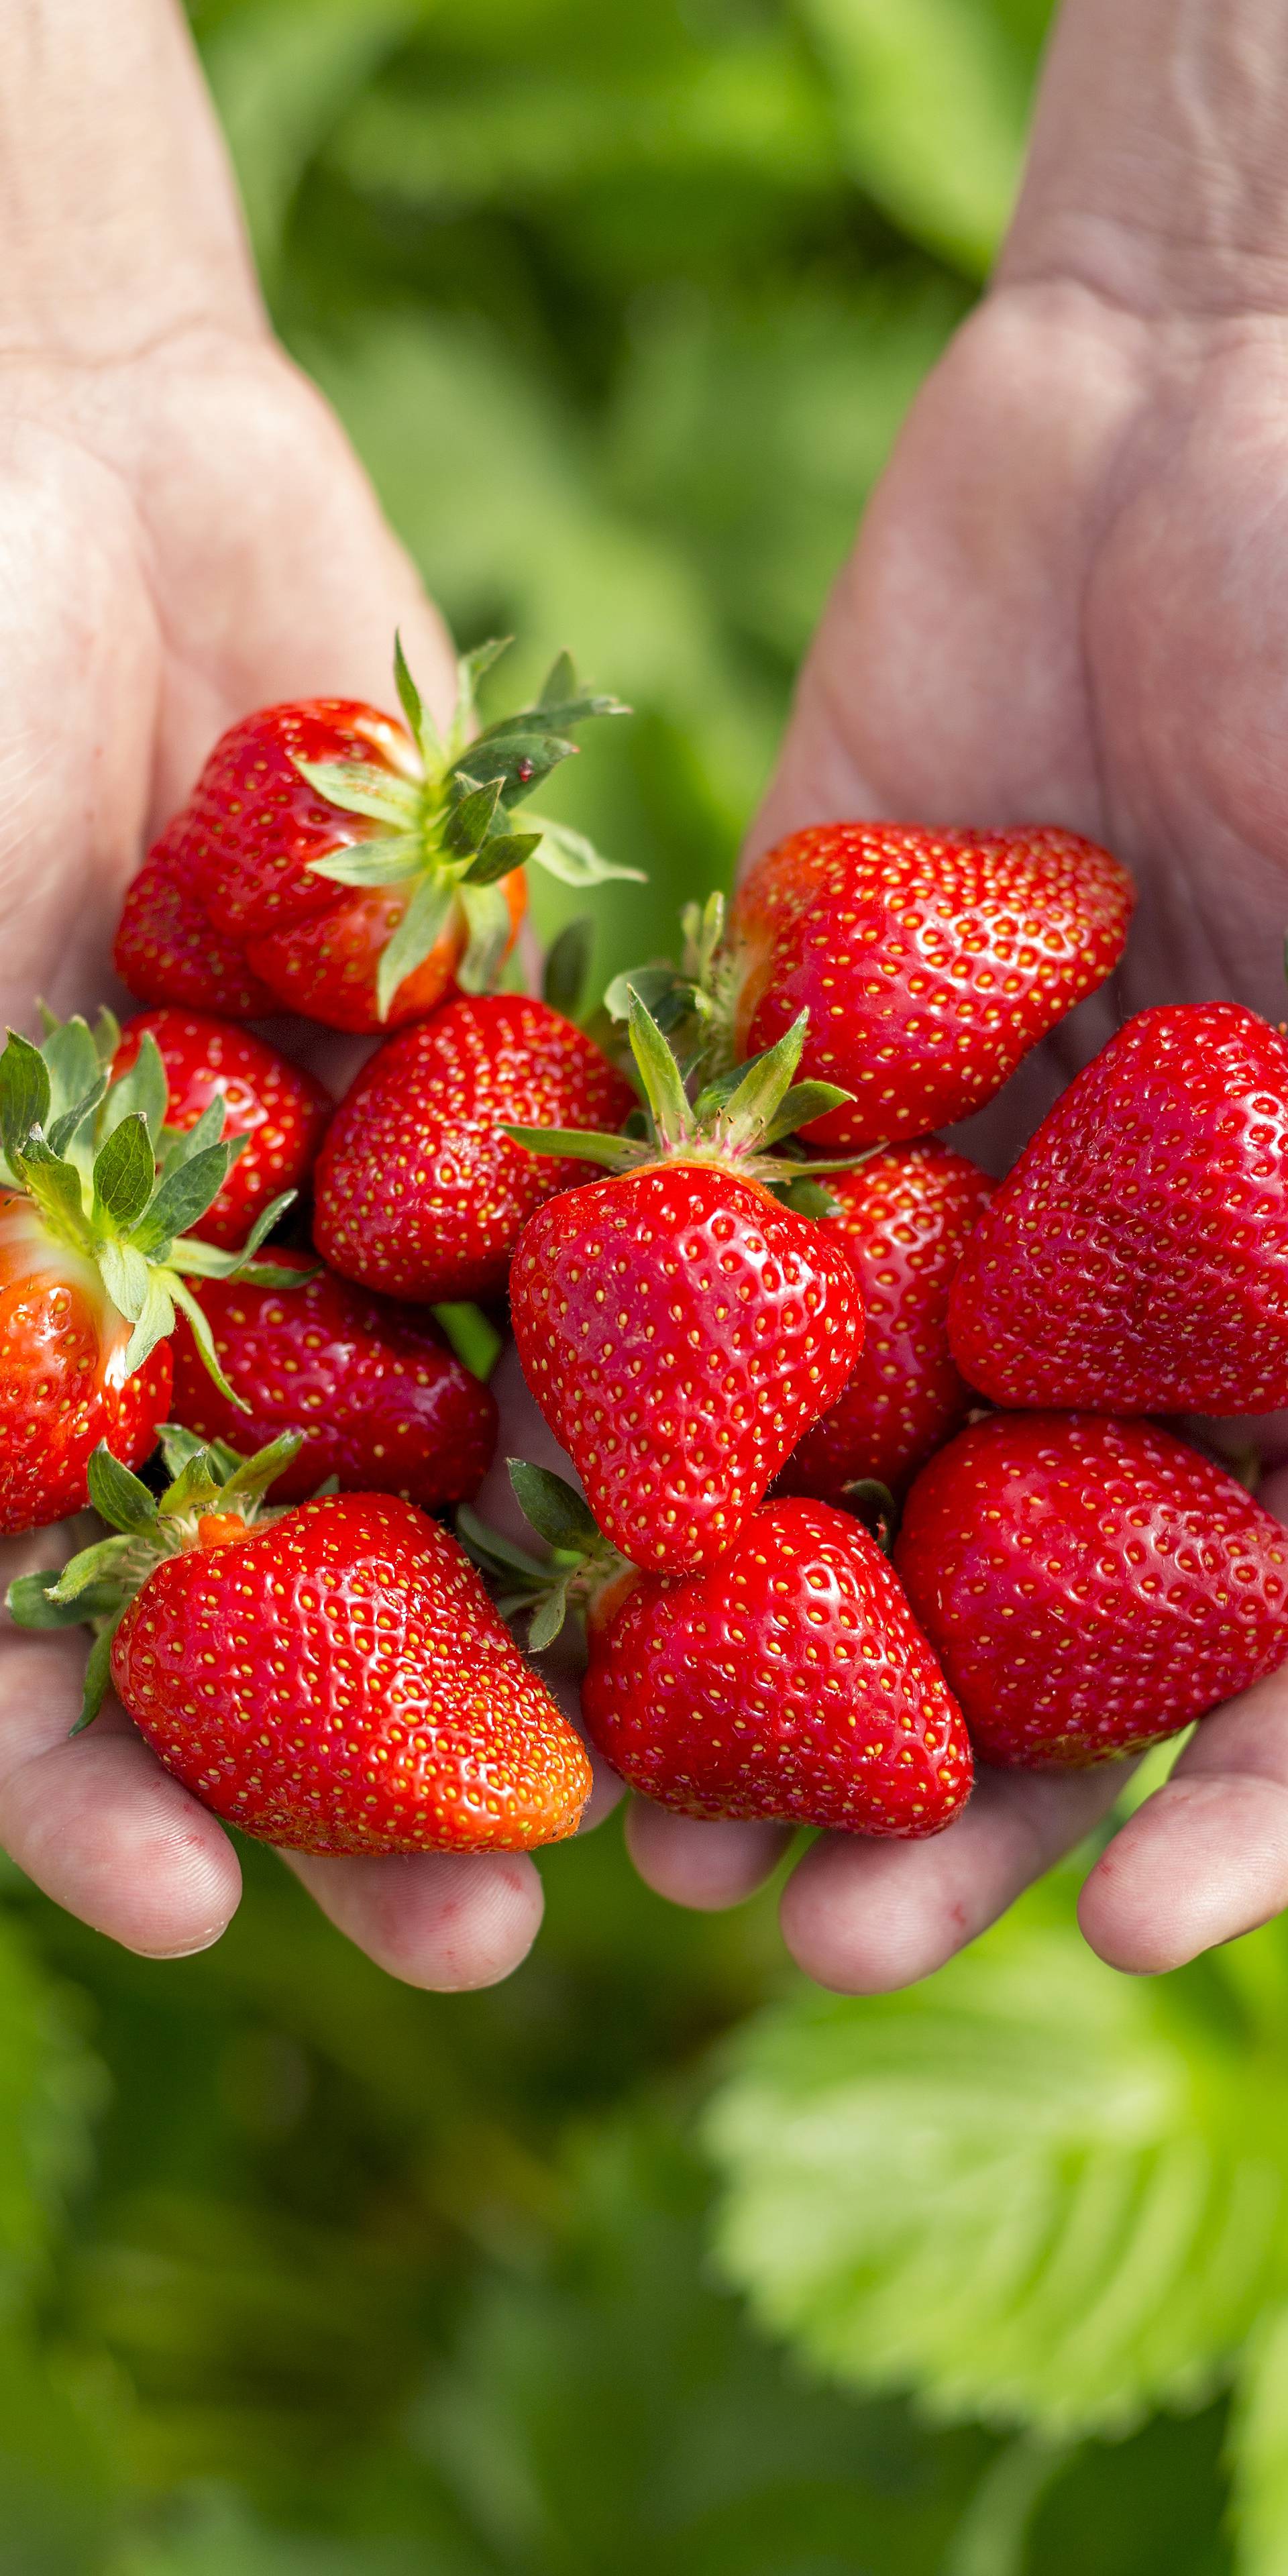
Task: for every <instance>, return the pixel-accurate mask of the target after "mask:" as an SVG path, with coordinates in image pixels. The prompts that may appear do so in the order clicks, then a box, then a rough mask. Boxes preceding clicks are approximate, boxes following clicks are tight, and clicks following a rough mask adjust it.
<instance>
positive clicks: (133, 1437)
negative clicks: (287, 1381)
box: [0, 1014, 282, 1534]
mask: <svg viewBox="0 0 1288 2576" xmlns="http://www.w3.org/2000/svg"><path fill="white" fill-rule="evenodd" d="M119 1035H120V1032H119V1030H118V1029H117V1026H116V1023H115V1021H114V1020H112V1019H111V1017H110V1015H108V1014H105V1015H104V1019H103V1022H102V1023H101V1025H100V1028H99V1031H98V1034H97V1036H94V1035H92V1034H91V1032H90V1030H89V1029H88V1028H87V1027H86V1025H85V1022H84V1021H83V1020H78V1019H77V1020H68V1021H67V1022H66V1023H65V1024H64V1025H63V1026H61V1027H60V1026H58V1025H57V1024H56V1023H55V1024H54V1025H52V1026H51V1028H50V1030H49V1034H48V1035H47V1037H46V1039H45V1042H44V1045H43V1046H42V1047H41V1048H39V1049H37V1048H35V1047H33V1046H30V1045H29V1044H28V1043H27V1040H26V1039H25V1038H20V1037H15V1036H13V1035H11V1036H10V1039H9V1043H8V1045H7V1047H6V1048H5V1050H4V1053H3V1056H0V1147H2V1148H3V1151H2V1153H0V1433H2V1435H3V1436H2V1437H0V1532H3V1533H5V1534H12V1533H14V1532H16V1531H19V1530H26V1529H32V1528H35V1527H38V1526H42V1525H43V1524H45V1523H47V1522H50V1521H56V1520H62V1519H63V1518H64V1517H65V1516H66V1514H67V1513H69V1512H75V1511H80V1510H81V1509H82V1507H83V1505H84V1502H85V1492H86V1486H85V1477H86V1470H87V1466H88V1462H89V1458H90V1454H91V1452H92V1450H93V1449H94V1447H95V1445H96V1444H97V1442H98V1441H100V1440H101V1439H105V1438H107V1437H108V1435H109V1434H110V1435H111V1436H112V1437H113V1438H114V1439H116V1440H117V1441H118V1442H119V1443H120V1446H121V1449H122V1452H123V1453H124V1455H125V1456H126V1457H127V1458H129V1459H131V1460H134V1461H139V1460H142V1459H143V1458H145V1457H146V1456H147V1454H148V1452H149V1450H150V1449H151V1448H152V1446H153V1443H154V1441H155V1438H156V1428H157V1424H158V1422H159V1421H160V1419H161V1417H162V1415H163V1414H164V1412H165V1409H166V1405H167V1403H168V1401H169V1396H170V1354H169V1351H168V1349H167V1348H166V1347H165V1344H166V1340H167V1337H168V1335H169V1334H170V1333H172V1332H173V1330H174V1323H175V1309H176V1307H181V1308H185V1309H186V1310H188V1311H189V1312H192V1313H195V1316H196V1319H197V1323H198V1326H199V1328H200V1332H201V1333H202V1334H205V1331H206V1327H205V1323H204V1319H203V1318H202V1316H201V1310H200V1308H199V1307H198V1306H197V1305H196V1301H195V1299H194V1298H193V1296H192V1291H191V1289H190V1288H189V1287H188V1285H187V1278H188V1276H190V1275H191V1274H192V1273H194V1272H196V1273H204V1274H205V1275H206V1276H215V1275H219V1274H220V1273H221V1272H223V1273H226V1272H229V1271H232V1270H233V1269H234V1268H236V1266H237V1264H238V1263H239V1262H240V1261H241V1260H242V1259H243V1258H244V1257H245V1256H244V1255H243V1254H241V1253H225V1252H218V1251H216V1250H215V1249H214V1248H213V1247H212V1246H211V1245H209V1244H205V1243H198V1242H194V1241H193V1239H192V1238H191V1236H190V1235H188V1234H187V1232H186V1229H187V1228H188V1227H189V1226H191V1225H192V1224H193V1223H194V1222H195V1221H196V1220H197V1219H198V1218H200V1217H201V1216H202V1214H203V1213H204V1211H205V1209H206V1208H207V1207H208V1205H209V1204H210V1202H211V1200H212V1199H213V1198H214V1197H215V1196H216V1194H217V1192H218V1191H219V1190H220V1189H221V1188H222V1186H223V1183H224V1181H225V1179H226V1177H227V1173H228V1166H229V1160H230V1149H229V1147H228V1146H227V1145H226V1144H223V1143H220V1142H218V1141H217V1140H218V1137H219V1133H220V1130H221V1127H222V1125H223V1110H222V1105H221V1104H220V1103H219V1102H217V1101H216V1102H213V1103H212V1104H211V1108H210V1109H209V1111H208V1112H207V1114H206V1116H205V1117H204V1118H203V1119H202V1120H201V1121H200V1123H199V1124H198V1125H197V1126H196V1127H194V1128H192V1129H190V1130H189V1131H188V1132H187V1133H186V1134H184V1135H182V1136H181V1135H177V1134H176V1135H172V1136H171V1137H170V1138H169V1139H168V1140H166V1141H164V1142H163V1140H162V1124H163V1120H164V1117H165V1107H166V1085H165V1075H164V1072H163V1069H162V1065H161V1060H160V1057H159V1055H158V1053H157V1049H156V1046H155V1043H154V1042H153V1040H152V1039H151V1038H145V1039H144V1040H143V1041H142V1042H141V1044H140V1047H139V1050H138V1053H137V1057H136V1061H135V1064H134V1066H133V1068H132V1069H131V1071H130V1072H129V1073H127V1074H126V1075H124V1076H123V1077H122V1078H121V1080H119V1081H116V1082H113V1083H112V1084H111V1087H110V1089H109V1087H108V1068H109V1065H110V1062H111V1058H112V1055H113V1051H114V1049H115V1047H116V1045H117V1042H118V1039H119ZM158 1155H160V1157H161V1159H158ZM281 1205H282V1202H280V1201H279V1202H277V1203H276V1204H275V1205H274V1206H272V1207H270V1208H268V1209H267V1210H266V1211H265V1213H264V1216H263V1218H262V1219H261V1222H260V1232H261V1233H262V1231H263V1230H264V1229H265V1228H266V1226H267V1225H269V1224H271V1223H272V1221H273V1219H274V1218H275V1216H276V1215H277V1214H278V1213H279V1212H280V1207H281ZM256 1239H257V1237H256V1235H255V1234H252V1238H251V1243H250V1245H249V1246H248V1247H247V1249H248V1250H253V1248H254V1244H255V1241H256ZM270 1275H271V1274H270ZM207 1343H208V1336H207ZM206 1359H207V1364H208V1365H213V1366H214V1367H215V1369H216V1370H217V1368H218V1363H217V1362H216V1361H214V1358H213V1353H212V1352H211V1351H210V1350H209V1348H208V1347H207V1349H206Z"/></svg>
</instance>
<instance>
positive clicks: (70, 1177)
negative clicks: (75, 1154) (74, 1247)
mask: <svg viewBox="0 0 1288 2576" xmlns="http://www.w3.org/2000/svg"><path fill="white" fill-rule="evenodd" d="M14 1169H15V1171H16V1173H17V1174H18V1177H19V1179H20V1180H21V1181H22V1182H23V1184H24V1186H25V1187H26V1188H27V1189H28V1190H29V1191H30V1193H31V1196H32V1198H33V1199H34V1200H35V1202H36V1205H37V1207H38V1208H40V1209H41V1210H42V1211H43V1213H44V1215H45V1216H47V1217H49V1218H50V1219H51V1220H52V1222H53V1224H54V1225H55V1226H56V1227H57V1226H63V1227H66V1228H67V1229H68V1230H69V1231H70V1232H71V1233H73V1234H74V1235H75V1236H76V1238H77V1241H78V1242H80V1243H82V1244H83V1245H84V1247H85V1249H86V1250H87V1251H88V1250H91V1249H92V1248H93V1241H94V1238H93V1235H92V1233H91V1231H90V1226H89V1222H88V1219H87V1218H86V1215H85V1201H84V1196H83V1193H82V1190H81V1177H80V1173H79V1172H78V1171H77V1169H76V1166H75V1164H74V1163H65V1162H64V1161H63V1160H62V1159H61V1157H60V1156H59V1155H57V1154H55V1153H53V1152H51V1150H50V1148H49V1146H48V1145H46V1144H45V1143H44V1142H43V1140H42V1139H41V1138H40V1137H39V1136H29V1137H28V1139H27V1146H26V1151H25V1152H24V1153H22V1154H21V1155H18V1156H17V1157H16V1158H15V1161H14Z"/></svg>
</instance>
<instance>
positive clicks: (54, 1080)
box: [40, 1013, 103, 1141]
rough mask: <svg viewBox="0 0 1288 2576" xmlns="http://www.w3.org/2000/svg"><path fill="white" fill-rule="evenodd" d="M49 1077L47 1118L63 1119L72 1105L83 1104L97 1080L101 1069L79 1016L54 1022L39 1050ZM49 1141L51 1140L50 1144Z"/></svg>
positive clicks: (49, 1121)
mask: <svg viewBox="0 0 1288 2576" xmlns="http://www.w3.org/2000/svg"><path fill="white" fill-rule="evenodd" d="M40 1052H41V1055H42V1056H43V1057H44V1060H45V1066H46V1069H47V1071H48V1074H49V1094H50V1116H49V1120H48V1122H47V1124H48V1125H49V1126H51V1127H52V1123H53V1120H54V1118H56V1117H59V1116H62V1115H64V1114H65V1113H66V1111H67V1110H69V1109H70V1108H71V1106H72V1103H73V1101H77V1100H83V1099H84V1097H85V1094H86V1092H87V1091H92V1090H93V1088H94V1086H95V1084H96V1083H97V1082H98V1081H99V1080H100V1078H101V1076H102V1073H103V1067H102V1065H101V1064H100V1063H99V1056H98V1048H97V1047H96V1046H95V1044H94V1040H93V1037H92V1035H91V1033H90V1030H89V1027H88V1025H87V1023H86V1022H85V1021H84V1020H83V1019H82V1018H81V1017H80V1015H79V1013H78V1014H77V1015H76V1017H75V1018H73V1019H70V1020H62V1021H56V1022H55V1023H54V1026H53V1027H52V1028H51V1029H50V1031H49V1033H48V1035H47V1037H46V1038H45V1040H44V1043H43V1045H42V1047H41V1050H40ZM51 1141H52V1140H51Z"/></svg>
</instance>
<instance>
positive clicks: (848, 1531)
mask: <svg viewBox="0 0 1288 2576" xmlns="http://www.w3.org/2000/svg"><path fill="white" fill-rule="evenodd" d="M582 1705H583V1708H584V1710H585V1716H586V1724H587V1726H588V1728H589V1730H590V1733H591V1735H592V1737H593V1739H594V1741H595V1743H596V1744H597V1745H598V1746H599V1748H600V1750H601V1752H602V1753H604V1754H605V1755H606V1756H607V1758H608V1760H609V1761H610V1762H611V1763H612V1764H613V1766H614V1768H615V1769H616V1770H618V1771H620V1772H621V1773H622V1775H623V1777H624V1778H625V1779H626V1780H628V1781H629V1782H630V1784H631V1787H632V1788H633V1789H638V1790H640V1791H642V1793H643V1795H644V1796H645V1797H647V1798H654V1799H656V1800H658V1801H659V1803H660V1804H661V1805H662V1806H666V1807H677V1808H679V1809H680V1811H681V1812H682V1813H683V1814H684V1815H688V1816H739V1817H752V1816H763V1817H776V1818H781V1819H783V1820H784V1821H785V1822H788V1823H792V1824H801V1825H825V1826H830V1827H832V1828H833V1829H834V1830H837V1831H840V1832H842V1833H850V1834H898V1835H904V1836H909V1835H918V1834H935V1833H939V1832H940V1831H942V1829H943V1827H944V1826H945V1825H948V1824H951V1822H952V1820H953V1818H954V1816H956V1815H958V1814H959V1813H960V1811H961V1809H962V1808H963V1807H964V1805H965V1803H966V1800H967V1798H968V1796H969V1794H970V1786H971V1753H970V1743H969V1740H968V1738H967V1734H966V1729H965V1726H964V1724H963V1722H962V1718H961V1713H960V1711H959V1709H958V1708H957V1706H956V1704H955V1702H954V1700H953V1699H952V1697H951V1695H950V1693H949V1691H948V1689H947V1687H946V1685H945V1682H944V1677H943V1675H942V1673H941V1672H940V1670H939V1666H938V1664H937V1663H936V1661H935V1658H934V1655H933V1654H932V1652H931V1650H930V1647H929V1646H928V1645H927V1643H926V1640H925V1638H924V1637H923V1636H922V1635H921V1633H920V1631H919V1629H918V1628H917V1627H916V1626H915V1624H914V1621H913V1619H912V1616H911V1614H910V1612H909V1609H908V1605H907V1602H906V1601H905V1599H904V1597H903V1594H902V1592H901V1590H900V1588H899V1585H898V1583H897V1582H896V1581H895V1578H894V1575H893V1574H892V1572H891V1570H890V1567H889V1565H888V1564H887V1562H886V1559H885V1557H884V1556H883V1555H882V1553H881V1550H880V1548H879V1547H878V1546H877V1545H876V1542H875V1540H873V1539H871V1538H869V1536H868V1533H867V1531H866V1530H865V1529H863V1528H861V1527H860V1525H859V1523H858V1522H857V1521H855V1520H853V1519H851V1517H850V1515H849V1513H848V1512H839V1511H835V1510H833V1508H832V1506H831V1505H830V1504H829V1503H814V1502H781V1503H768V1504H764V1505H762V1507H761V1508H760V1510H758V1511H754V1512H752V1513H751V1515H750V1517H749V1518H748V1519H747V1520H745V1521H744V1522H743V1525H742V1528H741V1530H740V1531H739V1534H738V1538H737V1540H736V1541H735V1544H734V1546H733V1547H732V1548H731V1549H730V1551H729V1553H728V1555H727V1556H723V1557H721V1558H720V1559H719V1561H718V1562H717V1563H716V1564H715V1565H711V1566H707V1567H705V1568H704V1569H703V1570H702V1571H701V1572H700V1573H697V1574H689V1575H683V1576H679V1577H674V1576H672V1577H670V1578H667V1577H663V1576H661V1575H657V1574H645V1575H641V1576H640V1577H639V1578H638V1579H637V1580H636V1582H635V1583H634V1584H633V1585H632V1587H631V1588H630V1590H629V1591H628V1592H627V1593H626V1595H625V1598H624V1600H620V1606H619V1607H618V1608H617V1610H616V1614H615V1616H613V1617H611V1618H610V1620H609V1622H608V1625H607V1628H606V1629H603V1630H600V1631H599V1633H596V1630H595V1623H592V1633H591V1651H590V1667H589V1670H588V1672H587V1675H586V1679H585V1682H584V1684H583V1687H582Z"/></svg>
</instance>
